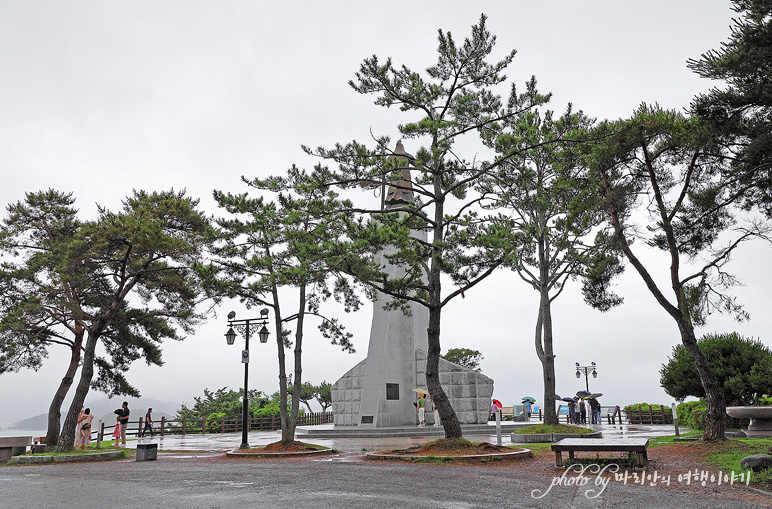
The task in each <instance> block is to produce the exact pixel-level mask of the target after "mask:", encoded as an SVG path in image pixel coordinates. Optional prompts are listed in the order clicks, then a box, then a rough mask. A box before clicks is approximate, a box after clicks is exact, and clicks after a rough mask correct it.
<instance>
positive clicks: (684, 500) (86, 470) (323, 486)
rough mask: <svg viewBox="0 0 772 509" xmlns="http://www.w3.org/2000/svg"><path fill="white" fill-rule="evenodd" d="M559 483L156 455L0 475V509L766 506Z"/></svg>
mask: <svg viewBox="0 0 772 509" xmlns="http://www.w3.org/2000/svg"><path fill="white" fill-rule="evenodd" d="M559 475H560V472H558V471H550V470H544V469H542V470H539V469H533V468H531V469H530V470H529V469H523V468H518V463H517V462H512V463H506V464H495V465H494V464H491V465H484V466H464V465H437V464H410V463H401V462H400V463H395V462H386V461H366V460H364V459H362V457H361V456H357V455H354V454H344V455H338V456H328V457H318V458H317V459H314V460H311V459H309V458H299V459H294V458H293V459H269V460H267V459H260V460H255V459H251V458H247V459H241V458H226V457H224V456H223V455H222V454H220V453H211V452H210V453H200V454H199V453H162V454H159V458H158V460H157V461H144V462H137V461H134V460H133V459H127V460H118V461H109V462H90V463H82V464H78V463H67V464H59V465H40V466H15V467H0V507H4V508H5V507H14V508H37V507H45V508H60V507H61V508H70V507H73V508H83V509H87V508H97V507H98V508H104V507H109V506H119V507H145V508H148V507H161V508H177V507H185V508H230V507H241V508H244V507H271V508H285V507H291V508H339V507H345V508H349V507H350V508H377V509H385V508H413V507H415V508H432V507H442V508H471V507H557V508H569V507H593V508H598V507H628V508H657V507H663V508H664V507H667V508H672V507H677V508H679V509H680V508H683V509H689V508H695V509H696V508H700V509H703V508H706V507H720V508H721V509H733V508H738V509H739V508H743V509H748V508H755V507H769V504H770V501H772V499H770V498H765V497H760V496H758V495H757V494H754V492H752V491H750V490H748V489H746V488H740V487H731V486H722V487H721V488H720V489H719V488H716V487H711V486H708V487H702V486H699V485H696V486H695V485H692V486H678V487H673V486H671V487H670V488H663V487H649V486H639V485H630V484H628V485H624V484H622V483H619V482H614V481H613V480H611V481H610V482H609V484H608V485H607V486H606V488H605V489H604V490H602V493H600V494H598V496H597V497H595V498H590V497H591V496H592V495H593V494H597V493H598V492H599V491H601V490H600V487H599V486H595V485H594V483H595V480H596V479H597V477H594V476H589V477H588V478H587V479H588V483H587V484H586V485H584V486H575V485H574V486H561V485H557V486H554V487H553V488H552V489H551V490H549V492H547V493H546V494H544V493H545V491H546V490H548V488H549V487H550V484H551V482H553V481H552V480H551V479H552V478H553V477H556V476H559ZM534 490H537V491H534ZM532 494H533V495H539V494H544V496H543V497H542V498H539V499H537V498H533V497H532Z"/></svg>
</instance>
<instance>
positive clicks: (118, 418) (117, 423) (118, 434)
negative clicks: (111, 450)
mask: <svg viewBox="0 0 772 509" xmlns="http://www.w3.org/2000/svg"><path fill="white" fill-rule="evenodd" d="M121 411H122V410H116V413H117V412H121ZM112 436H113V438H114V439H115V443H114V444H113V447H118V442H120V441H121V416H120V415H117V416H116V417H115V429H113V435H112Z"/></svg>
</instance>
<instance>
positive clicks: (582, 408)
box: [578, 399, 587, 424]
mask: <svg viewBox="0 0 772 509" xmlns="http://www.w3.org/2000/svg"><path fill="white" fill-rule="evenodd" d="M578 404H579V423H580V424H587V406H586V405H585V404H584V400H583V399H580V400H579V403H578Z"/></svg>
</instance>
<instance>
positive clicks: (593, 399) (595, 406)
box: [589, 394, 602, 424]
mask: <svg viewBox="0 0 772 509" xmlns="http://www.w3.org/2000/svg"><path fill="white" fill-rule="evenodd" d="M599 396H602V394H592V395H591V396H590V398H589V400H590V411H591V412H592V423H593V424H600V423H601V421H600V402H599V401H598V397H599Z"/></svg>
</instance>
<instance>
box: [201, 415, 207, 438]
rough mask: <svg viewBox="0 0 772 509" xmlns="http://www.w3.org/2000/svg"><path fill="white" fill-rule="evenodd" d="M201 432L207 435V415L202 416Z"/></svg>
mask: <svg viewBox="0 0 772 509" xmlns="http://www.w3.org/2000/svg"><path fill="white" fill-rule="evenodd" d="M201 434H202V435H206V417H202V418H201Z"/></svg>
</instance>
